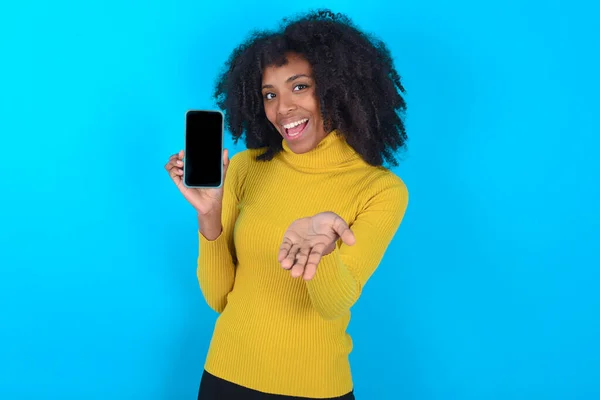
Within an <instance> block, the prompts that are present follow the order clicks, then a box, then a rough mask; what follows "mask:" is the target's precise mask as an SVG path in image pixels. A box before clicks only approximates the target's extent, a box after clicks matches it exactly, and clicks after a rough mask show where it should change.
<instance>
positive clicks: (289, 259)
mask: <svg viewBox="0 0 600 400" xmlns="http://www.w3.org/2000/svg"><path fill="white" fill-rule="evenodd" d="M299 249H300V246H299V245H297V244H294V245H293V246H292V248H291V249H290V251H289V252H288V254H287V256H286V257H285V259H284V260H283V261H282V262H281V266H282V267H283V268H284V269H290V268H291V267H292V265H294V262H295V261H296V254H297V253H298V250H299Z"/></svg>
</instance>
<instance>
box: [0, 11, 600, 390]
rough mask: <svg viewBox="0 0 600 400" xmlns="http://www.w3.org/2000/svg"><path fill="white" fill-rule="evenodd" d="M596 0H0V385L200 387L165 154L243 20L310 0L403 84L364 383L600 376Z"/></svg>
mask: <svg viewBox="0 0 600 400" xmlns="http://www.w3.org/2000/svg"><path fill="white" fill-rule="evenodd" d="M594 4H595V2H592V1H589V2H587V3H586V2H584V1H525V2H523V1H517V0H508V1H507V0H504V1H497V0H494V1H491V2H481V1H475V0H456V1H442V0H430V1H416V0H409V1H402V2H397V3H395V5H392V3H391V2H383V1H375V0H374V1H369V2H368V4H367V3H364V2H360V1H352V2H348V3H346V2H344V1H341V0H340V1H323V2H316V1H304V2H301V3H299V4H294V5H290V4H288V3H285V2H275V1H267V2H262V3H259V4H254V3H245V4H244V3H241V2H234V1H231V0H225V1H217V2H199V1H183V0H182V1H177V2H169V1H166V0H161V1H151V2H120V1H115V0H112V1H110V0H108V1H103V2H99V1H96V2H67V1H54V2H33V3H31V2H29V3H16V2H14V3H13V4H10V5H8V3H7V5H3V6H2V10H1V11H0V37H2V41H1V56H2V63H1V64H0V80H1V85H0V102H1V104H0V105H1V107H0V115H1V118H0V134H1V144H0V152H1V162H2V169H1V171H2V172H1V174H2V186H1V190H2V197H1V200H0V202H1V203H0V205H1V207H0V226H1V230H0V267H1V270H0V271H1V272H0V324H1V326H0V398H2V399H7V400H8V399H34V398H36V399H38V398H39V399H61V400H64V399H87V400H93V399H114V400H117V399H128V400H130V399H148V400H149V399H165V400H171V399H193V398H195V396H196V391H197V387H198V382H199V379H200V375H201V371H202V367H203V363H204V356H205V354H206V350H207V347H208V344H209V341H210V337H211V333H212V328H213V323H214V321H215V318H216V314H215V313H213V312H212V311H211V310H210V309H209V308H208V307H207V305H206V304H205V303H204V301H203V299H202V297H201V293H200V290H199V288H198V284H197V281H196V275H195V267H196V265H195V263H196V257H197V252H198V247H197V246H198V243H197V232H196V229H197V225H196V220H195V215H194V212H193V210H192V209H191V207H190V206H189V205H188V204H186V202H185V200H184V199H183V198H182V196H181V195H180V194H179V192H178V191H177V189H176V188H175V186H174V185H173V184H172V182H171V181H170V179H169V177H168V175H167V174H166V172H165V171H164V169H163V165H164V164H165V163H166V161H167V158H168V157H169V155H171V154H172V153H174V152H176V151H178V150H179V149H181V148H182V146H183V127H184V125H183V122H184V119H183V118H184V112H185V111H186V110H187V109H190V108H212V107H214V104H213V103H212V101H211V99H210V94H211V92H212V88H213V83H214V79H215V77H216V74H217V72H218V71H219V70H220V68H221V67H222V65H223V63H224V61H225V59H226V58H227V56H228V55H229V53H230V51H231V50H232V49H233V48H234V46H236V45H237V44H238V43H239V42H240V41H241V40H243V39H244V38H245V36H246V33H247V32H248V31H250V30H251V29H254V28H272V27H275V26H276V24H277V22H278V21H279V19H280V18H281V17H284V16H288V15H291V14H292V13H294V12H301V11H305V10H308V9H310V8H314V7H323V6H326V7H331V8H332V9H333V10H334V11H340V12H345V13H348V15H349V16H350V17H351V18H352V19H353V20H354V21H355V22H356V23H357V24H358V25H359V27H361V28H364V29H366V30H368V31H370V32H373V33H375V34H376V35H377V36H379V37H380V38H382V39H384V40H385V41H386V42H387V43H388V44H389V47H390V49H391V51H392V53H393V55H394V57H395V60H396V65H397V67H398V69H399V71H400V73H401V74H402V76H403V79H404V83H405V85H406V88H407V89H408V95H407V101H408V106H409V107H408V120H407V125H408V134H409V136H410V142H409V152H408V153H406V154H405V155H404V156H403V158H404V161H403V162H402V164H401V166H400V167H398V168H396V169H394V170H395V172H397V173H398V175H399V176H401V177H402V178H403V179H404V181H405V182H406V184H407V185H408V188H409V190H410V195H411V198H410V204H409V208H408V210H407V213H406V218H405V220H404V222H403V224H402V226H401V228H400V230H399V232H398V234H397V236H396V237H395V239H394V241H393V243H392V244H391V246H390V249H389V252H388V253H387V254H386V256H385V258H384V260H383V262H382V264H381V266H380V268H379V270H378V271H377V272H376V273H375V275H374V276H373V278H372V280H371V281H370V283H369V284H368V285H367V287H366V288H365V291H364V294H363V297H362V298H361V300H360V301H359V303H358V304H357V305H356V307H355V308H354V309H353V320H352V322H351V327H350V332H351V334H352V335H353V338H354V342H355V350H354V352H353V353H352V363H353V364H352V365H353V371H354V376H355V380H356V393H357V398H358V399H360V400H395V399H407V400H434V399H436V400H453V399H461V400H471V399H473V400H475V399H488V400H492V399H498V400H505V399H527V400H529V399H534V398H535V399H593V398H600V383H599V382H600V380H599V377H600V341H599V340H598V339H599V337H600V319H599V311H600V290H599V289H598V282H599V279H600V272H599V268H598V267H600V262H599V261H600V260H599V257H598V243H600V235H599V229H598V225H599V222H600V215H599V214H600V211H599V208H600V207H599V206H598V203H599V201H600V195H599V190H600V189H599V187H600V185H599V184H598V175H599V172H600V171H599V164H598V161H597V160H596V159H595V157H596V156H597V153H598V148H599V147H600V139H599V133H600V131H599V130H598V122H597V115H598V109H599V106H600V104H599V102H598V93H599V90H600V86H599V84H598V76H597V73H598V71H599V70H600V63H599V59H598V43H599V41H598V38H599V35H598V28H597V27H594V26H595V24H596V23H597V20H598V6H595V5H594ZM227 146H228V147H229V148H230V149H231V152H232V153H235V152H238V151H240V150H241V149H242V148H243V147H242V144H241V143H240V145H239V146H237V147H235V146H232V143H231V140H230V139H229V138H228V142H227ZM266 311H267V312H268V310H266Z"/></svg>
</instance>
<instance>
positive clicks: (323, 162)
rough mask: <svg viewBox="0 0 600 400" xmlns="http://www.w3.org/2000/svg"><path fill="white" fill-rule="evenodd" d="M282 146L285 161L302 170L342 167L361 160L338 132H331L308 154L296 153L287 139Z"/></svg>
mask: <svg viewBox="0 0 600 400" xmlns="http://www.w3.org/2000/svg"><path fill="white" fill-rule="evenodd" d="M282 146H283V150H282V151H281V156H282V158H283V160H284V161H286V162H288V163H289V164H291V165H293V166H295V167H298V168H302V169H308V170H319V169H327V168H333V167H340V166H343V165H346V164H349V163H352V162H356V161H357V160H358V159H360V154H358V153H357V152H356V151H355V150H354V149H353V148H352V147H351V146H350V145H349V144H348V143H347V142H346V139H345V138H344V137H343V136H342V135H341V134H339V133H338V132H337V131H332V132H330V133H329V134H328V135H327V136H325V137H324V138H323V139H321V141H320V142H319V144H317V146H316V147H315V148H314V149H312V150H310V151H308V152H306V153H302V154H296V153H294V152H293V151H292V150H291V149H290V148H289V146H288V143H287V141H286V140H285V139H284V140H282Z"/></svg>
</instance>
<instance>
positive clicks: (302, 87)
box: [294, 83, 308, 90]
mask: <svg viewBox="0 0 600 400" xmlns="http://www.w3.org/2000/svg"><path fill="white" fill-rule="evenodd" d="M307 87H308V85H304V84H302V83H300V84H298V85H296V86H294V89H296V88H299V89H298V90H302V89H306V88H307Z"/></svg>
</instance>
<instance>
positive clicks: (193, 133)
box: [183, 111, 223, 187]
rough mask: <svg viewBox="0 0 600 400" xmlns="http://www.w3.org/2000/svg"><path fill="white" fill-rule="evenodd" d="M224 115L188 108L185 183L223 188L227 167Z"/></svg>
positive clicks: (191, 185)
mask: <svg viewBox="0 0 600 400" xmlns="http://www.w3.org/2000/svg"><path fill="white" fill-rule="evenodd" d="M222 157H223V114H221V113H220V112H219V111H188V112H187V113H186V123H185V154H184V167H183V171H184V183H185V185H186V186H189V187H219V186H221V183H222V182H221V172H222V167H223V164H222V163H223V161H222V160H223V159H222Z"/></svg>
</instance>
